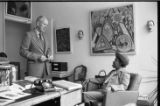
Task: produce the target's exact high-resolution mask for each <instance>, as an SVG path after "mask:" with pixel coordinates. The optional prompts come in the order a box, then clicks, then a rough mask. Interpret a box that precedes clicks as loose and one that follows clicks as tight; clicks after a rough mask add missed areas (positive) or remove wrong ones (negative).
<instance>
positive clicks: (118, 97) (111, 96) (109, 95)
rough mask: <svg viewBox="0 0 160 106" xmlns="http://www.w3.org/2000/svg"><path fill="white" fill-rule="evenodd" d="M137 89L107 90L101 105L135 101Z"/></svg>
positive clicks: (123, 103)
mask: <svg viewBox="0 0 160 106" xmlns="http://www.w3.org/2000/svg"><path fill="white" fill-rule="evenodd" d="M138 95H139V92H138V91H116V92H112V91H107V92H106V93H105V96H104V100H103V106H124V105H126V104H128V103H136V102H137V99H138Z"/></svg>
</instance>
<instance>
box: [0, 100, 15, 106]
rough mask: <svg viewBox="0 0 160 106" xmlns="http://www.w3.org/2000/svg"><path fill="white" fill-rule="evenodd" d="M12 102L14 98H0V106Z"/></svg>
mask: <svg viewBox="0 0 160 106" xmlns="http://www.w3.org/2000/svg"><path fill="white" fill-rule="evenodd" d="M12 102H14V100H10V99H0V106H4V105H7V104H9V103H12Z"/></svg>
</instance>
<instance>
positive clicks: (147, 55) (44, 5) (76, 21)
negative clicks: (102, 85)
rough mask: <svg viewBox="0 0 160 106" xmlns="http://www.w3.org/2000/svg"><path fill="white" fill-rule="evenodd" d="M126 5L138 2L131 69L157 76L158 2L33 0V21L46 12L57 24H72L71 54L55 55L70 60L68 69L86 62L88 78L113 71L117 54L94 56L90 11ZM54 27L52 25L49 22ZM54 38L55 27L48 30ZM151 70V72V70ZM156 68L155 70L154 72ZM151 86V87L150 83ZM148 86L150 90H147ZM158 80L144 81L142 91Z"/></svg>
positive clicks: (71, 69)
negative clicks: (148, 27) (79, 35)
mask: <svg viewBox="0 0 160 106" xmlns="http://www.w3.org/2000/svg"><path fill="white" fill-rule="evenodd" d="M126 4H134V7H135V11H134V15H135V36H136V55H129V58H130V65H129V66H128V68H127V69H128V71H129V72H135V73H139V74H141V75H142V76H143V77H145V76H149V75H151V74H153V75H157V70H156V69H157V65H155V64H154V61H153V59H152V57H153V58H155V59H156V60H157V3H156V2H135V3H132V2H33V20H35V19H36V17H37V16H39V15H45V16H47V17H48V18H49V20H51V18H53V19H54V28H55V27H66V26H70V27H71V45H72V48H73V51H72V53H71V54H55V61H62V62H63V61H64V62H68V66H69V68H68V70H69V71H73V69H74V67H75V66H77V65H80V64H84V65H86V66H87V68H88V72H87V78H90V77H94V75H95V74H98V72H99V71H100V70H101V69H105V70H106V72H107V73H108V72H109V71H110V70H112V62H113V60H114V56H111V55H110V56H91V55H90V49H89V46H90V43H89V35H90V33H89V25H90V23H89V13H90V11H92V10H99V9H105V8H112V7H117V6H122V5H126ZM150 19H152V20H154V22H155V26H156V27H155V29H154V31H153V32H151V33H149V32H147V30H146V28H145V25H146V23H147V20H150ZM49 26H50V25H49ZM79 29H82V30H83V31H84V34H85V37H84V39H83V40H78V39H77V36H76V34H77V31H78V30H79ZM48 33H49V37H51V36H52V35H51V28H49V30H48ZM148 70H150V72H149V71H148ZM153 71H154V72H153ZM148 85H149V86H148ZM146 86H148V87H147V89H146ZM155 86H156V85H155V83H147V84H146V83H142V84H141V87H140V91H141V93H142V94H143V93H148V92H149V91H151V89H153V88H154V87H155Z"/></svg>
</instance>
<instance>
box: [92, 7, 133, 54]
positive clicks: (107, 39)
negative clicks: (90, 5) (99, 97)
mask: <svg viewBox="0 0 160 106" xmlns="http://www.w3.org/2000/svg"><path fill="white" fill-rule="evenodd" d="M90 18H91V19H90V23H91V24H90V25H91V26H90V32H91V34H90V43H91V46H90V49H91V50H90V51H91V55H108V54H114V53H115V51H119V52H121V53H125V54H135V33H134V12H133V5H132V4H131V5H126V6H121V7H115V8H107V9H103V10H97V11H91V13H90Z"/></svg>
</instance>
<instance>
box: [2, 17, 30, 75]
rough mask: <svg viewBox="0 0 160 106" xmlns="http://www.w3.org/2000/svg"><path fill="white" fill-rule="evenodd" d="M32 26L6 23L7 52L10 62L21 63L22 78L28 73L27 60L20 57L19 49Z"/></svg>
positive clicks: (7, 21) (12, 22) (11, 22)
mask: <svg viewBox="0 0 160 106" xmlns="http://www.w3.org/2000/svg"><path fill="white" fill-rule="evenodd" d="M29 29H30V25H29V24H24V23H19V22H14V21H9V20H6V21H5V52H6V53H7V55H8V59H9V60H10V61H16V62H20V77H21V78H23V77H24V73H25V72H26V59H25V58H23V57H22V56H20V54H19V48H20V45H21V42H22V39H23V37H24V36H25V33H26V32H27V31H29Z"/></svg>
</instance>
